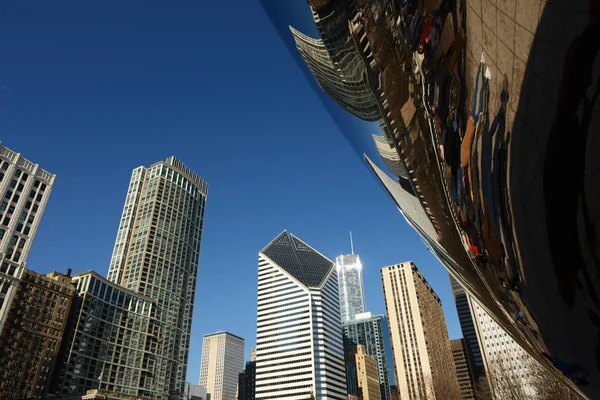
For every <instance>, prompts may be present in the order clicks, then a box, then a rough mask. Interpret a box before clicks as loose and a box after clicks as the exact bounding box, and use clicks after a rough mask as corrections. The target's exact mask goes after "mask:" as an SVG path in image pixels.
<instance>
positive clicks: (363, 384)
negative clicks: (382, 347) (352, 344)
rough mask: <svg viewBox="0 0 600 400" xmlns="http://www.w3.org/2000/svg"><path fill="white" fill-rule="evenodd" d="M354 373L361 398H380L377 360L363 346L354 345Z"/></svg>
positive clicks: (374, 399) (379, 399)
mask: <svg viewBox="0 0 600 400" xmlns="http://www.w3.org/2000/svg"><path fill="white" fill-rule="evenodd" d="M355 357H356V375H357V376H358V387H359V389H360V393H361V397H360V398H361V399H363V400H381V399H382V397H381V388H380V386H379V368H378V366H377V360H376V359H374V358H373V357H371V356H370V355H368V354H367V353H366V351H365V346H363V345H360V344H359V345H358V346H356V356H355Z"/></svg>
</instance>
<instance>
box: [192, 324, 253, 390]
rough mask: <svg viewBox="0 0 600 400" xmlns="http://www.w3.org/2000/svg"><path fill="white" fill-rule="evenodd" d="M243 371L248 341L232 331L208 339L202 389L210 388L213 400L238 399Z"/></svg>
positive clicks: (206, 336)
mask: <svg viewBox="0 0 600 400" xmlns="http://www.w3.org/2000/svg"><path fill="white" fill-rule="evenodd" d="M243 369H244V339H242V338H241V337H239V336H236V335H233V334H231V333H229V332H216V333H211V334H209V335H205V336H204V341H203V343H202V362H201V364H200V386H202V387H203V388H206V391H207V393H209V394H210V398H211V400H232V399H235V397H236V391H237V386H238V377H239V374H240V372H242V371H243Z"/></svg>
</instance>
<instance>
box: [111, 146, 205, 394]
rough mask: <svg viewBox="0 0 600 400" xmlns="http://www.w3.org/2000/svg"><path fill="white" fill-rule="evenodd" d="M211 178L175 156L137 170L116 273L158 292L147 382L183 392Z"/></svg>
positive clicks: (142, 289) (144, 290) (144, 291)
mask: <svg viewBox="0 0 600 400" xmlns="http://www.w3.org/2000/svg"><path fill="white" fill-rule="evenodd" d="M207 190H208V187H207V184H206V183H205V182H204V181H203V180H202V179H201V178H200V177H199V176H198V175H196V174H195V173H194V172H193V171H191V170H190V169H189V168H188V167H186V166H185V165H184V164H183V163H182V162H181V161H179V160H178V159H176V158H175V157H169V158H168V159H167V160H166V161H161V162H157V163H155V164H154V165H152V166H150V167H149V168H145V167H139V168H136V169H135V170H133V173H132V176H131V181H130V183H129V188H128V192H127V197H126V200H125V206H124V207H123V214H122V217H121V223H120V225H119V230H118V233H117V239H116V241H115V247H114V251H113V255H112V259H111V263H110V268H109V271H108V279H109V280H110V281H111V282H114V283H116V284H118V285H121V286H123V287H124V288H126V289H129V290H132V291H135V292H138V293H140V294H141V295H145V296H148V297H151V298H152V299H154V300H155V301H156V303H155V317H156V320H157V327H156V332H155V334H156V335H157V336H158V337H160V338H161V340H160V341H158V342H157V343H156V348H155V350H154V351H152V352H151V353H149V354H148V357H150V354H152V357H154V359H153V360H152V364H153V365H154V366H155V368H156V369H155V373H154V374H152V375H148V376H146V377H145V381H144V382H143V385H142V386H143V387H151V388H154V389H153V390H156V392H158V393H162V395H163V396H165V397H166V396H169V394H170V393H179V395H183V390H184V384H185V376H186V372H187V360H188V353H189V346H190V333H191V329H192V311H193V308H194V298H195V293H196V279H197V276H198V262H199V259H200V241H201V237H202V226H203V223H204V206H205V203H206V196H207Z"/></svg>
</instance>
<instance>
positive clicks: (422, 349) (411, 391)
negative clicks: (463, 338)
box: [381, 262, 459, 399]
mask: <svg viewBox="0 0 600 400" xmlns="http://www.w3.org/2000/svg"><path fill="white" fill-rule="evenodd" d="M381 278H382V284H383V292H384V298H385V305H386V310H387V315H388V317H389V328H390V337H391V339H392V351H393V355H394V366H395V370H396V383H397V385H398V389H399V392H400V397H401V398H403V399H422V398H428V399H434V398H437V399H441V398H451V397H449V396H451V394H450V393H455V394H458V393H459V388H458V381H457V378H456V372H455V368H454V360H453V357H452V350H451V348H450V339H449V338H448V330H447V328H446V321H445V319H444V312H443V310H442V303H441V301H440V299H439V297H438V296H437V295H436V294H435V292H434V291H433V289H432V288H431V286H430V285H429V283H427V281H426V280H425V278H424V277H423V275H422V274H421V273H420V272H419V270H418V269H417V267H416V266H415V265H414V264H413V263H412V262H405V263H401V264H397V265H392V266H389V267H384V268H382V269H381ZM444 396H446V397H444Z"/></svg>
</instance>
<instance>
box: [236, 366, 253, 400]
mask: <svg viewBox="0 0 600 400" xmlns="http://www.w3.org/2000/svg"><path fill="white" fill-rule="evenodd" d="M255 386H256V361H248V362H247V363H246V369H245V370H244V372H242V373H241V374H240V376H239V379H238V397H237V400H254V388H255Z"/></svg>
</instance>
